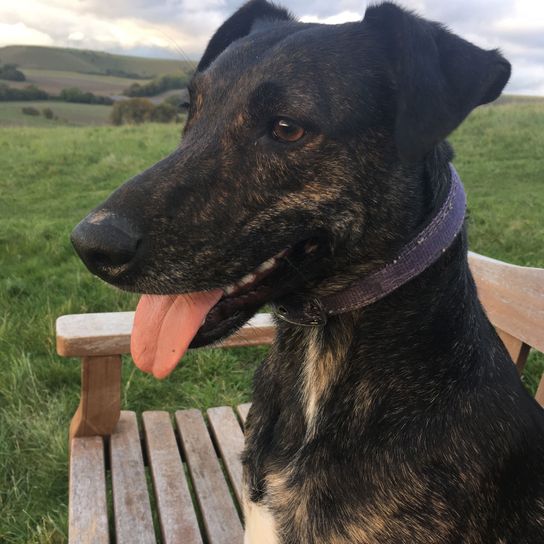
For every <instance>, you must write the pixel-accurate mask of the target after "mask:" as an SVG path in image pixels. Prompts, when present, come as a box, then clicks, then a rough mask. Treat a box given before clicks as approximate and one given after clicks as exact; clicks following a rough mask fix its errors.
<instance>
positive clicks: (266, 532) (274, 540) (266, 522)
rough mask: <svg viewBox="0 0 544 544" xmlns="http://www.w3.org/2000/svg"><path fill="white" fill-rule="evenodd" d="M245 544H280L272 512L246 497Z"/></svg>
mask: <svg viewBox="0 0 544 544" xmlns="http://www.w3.org/2000/svg"><path fill="white" fill-rule="evenodd" d="M244 519H245V526H246V529H245V533H244V544H279V540H278V533H277V529H276V522H275V520H274V516H273V515H272V513H271V512H270V510H269V509H268V508H267V507H266V506H265V505H261V504H257V503H254V502H252V501H250V500H249V499H247V498H246V497H244Z"/></svg>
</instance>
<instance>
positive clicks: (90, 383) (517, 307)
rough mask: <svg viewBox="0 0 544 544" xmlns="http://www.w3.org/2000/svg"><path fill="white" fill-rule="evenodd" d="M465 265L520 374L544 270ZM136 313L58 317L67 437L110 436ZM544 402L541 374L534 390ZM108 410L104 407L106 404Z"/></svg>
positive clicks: (541, 302) (268, 321)
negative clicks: (75, 404) (78, 378)
mask: <svg viewBox="0 0 544 544" xmlns="http://www.w3.org/2000/svg"><path fill="white" fill-rule="evenodd" d="M469 263H470V268H471V270H472V273H473V275H474V279H475V281H476V285H477V288H478V295H479V297H480V300H481V301H482V303H483V305H484V308H485V310H486V312H487V315H488V317H489V319H490V321H491V322H492V323H493V325H494V326H495V328H496V329H497V332H498V334H499V336H500V337H501V339H502V341H503V342H504V344H505V346H506V348H507V350H508V352H509V353H510V356H511V357H512V360H513V361H514V363H515V364H516V366H517V367H518V369H519V371H520V372H521V371H522V369H523V366H524V364H525V362H526V360H527V357H528V354H529V351H530V349H531V348H533V349H535V350H537V351H540V352H544V269H540V268H529V267H523V266H516V265H512V264H508V263H504V262H502V261H497V260H495V259H490V258H488V257H484V256H482V255H478V254H476V253H470V254H469ZM133 319H134V312H116V313H101V314H79V315H67V316H62V317H59V319H58V320H57V351H58V353H59V355H62V356H65V357H81V358H82V359H83V366H82V386H81V402H80V407H79V409H78V412H77V413H76V416H74V419H73V420H72V426H71V436H83V435H89V434H109V433H110V432H111V429H112V425H113V426H114V425H115V423H116V422H117V419H118V417H119V416H118V413H119V410H120V395H119V391H120V385H121V382H120V380H121V355H122V354H125V353H129V352H130V333H131V330H132V322H133ZM273 338H274V323H273V320H272V318H271V316H270V315H269V314H258V315H256V316H255V317H254V318H253V319H252V320H250V322H249V323H248V324H246V325H245V326H244V327H243V328H242V329H241V330H240V331H238V333H236V334H235V335H233V336H232V337H230V338H228V339H227V340H225V341H224V342H222V343H221V344H220V345H219V346H218V347H234V346H252V345H259V344H270V343H271V342H272V340H273ZM536 399H537V400H538V402H540V404H541V405H543V406H544V378H542V379H541V380H540V385H539V387H538V390H537V393H536ZM105 404H106V405H107V406H108V410H105V409H104V405H105Z"/></svg>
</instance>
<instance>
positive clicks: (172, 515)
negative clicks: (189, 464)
mask: <svg viewBox="0 0 544 544" xmlns="http://www.w3.org/2000/svg"><path fill="white" fill-rule="evenodd" d="M142 419H143V423H144V432H145V442H146V446H147V458H148V460H149V464H150V466H151V475H152V477H153V486H154V489H155V496H156V497H157V510H158V513H159V521H160V524H161V532H162V538H163V542H164V544H182V543H183V544H201V543H202V538H201V536H200V530H199V528H198V521H197V519H196V514H195V511H194V508H193V501H192V500H191V493H190V491H189V486H188V485H187V479H186V477H185V472H184V470H183V463H182V462H181V457H180V452H179V450H178V445H177V442H176V437H175V436H174V429H173V428H172V423H171V422H170V416H169V414H168V412H144V413H143V414H142Z"/></svg>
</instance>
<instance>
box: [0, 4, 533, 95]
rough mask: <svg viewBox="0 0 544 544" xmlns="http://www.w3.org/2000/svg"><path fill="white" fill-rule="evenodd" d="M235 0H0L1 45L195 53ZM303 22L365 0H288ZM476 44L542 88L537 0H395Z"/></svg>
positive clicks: (522, 89)
mask: <svg viewBox="0 0 544 544" xmlns="http://www.w3.org/2000/svg"><path fill="white" fill-rule="evenodd" d="M241 3H242V0H47V1H45V0H11V1H9V0H0V45H10V44H35V45H58V46H70V47H79V48H87V49H98V50H102V51H109V52H112V53H124V54H135V55H145V56H148V55H150V56H156V57H170V58H172V57H173V58H179V59H186V58H190V59H198V57H199V55H200V54H201V53H202V51H203V49H204V47H205V45H206V43H207V41H208V39H209V38H210V36H211V34H212V33H213V31H214V30H215V29H216V28H217V27H218V26H219V25H220V24H221V22H222V21H223V20H224V19H225V18H226V17H227V16H228V15H229V14H230V13H232V12H233V11H234V10H235V9H236V8H237V7H238V6H239V5H241ZM278 3H282V4H283V5H285V6H286V7H288V8H289V9H290V10H291V11H292V12H293V13H294V14H295V15H296V16H297V17H298V18H299V19H301V20H303V21H318V22H325V23H341V22H345V21H354V20H358V19H362V17H363V16H364V11H365V6H366V4H367V2H366V1H365V0H336V1H334V0H288V1H285V2H281V0H279V2H278ZM398 3H399V4H400V5H403V6H405V7H408V8H412V9H415V10H417V11H418V12H419V13H420V14H421V15H423V16H424V17H427V18H430V19H434V20H437V21H441V22H443V23H445V24H447V25H448V26H449V27H450V28H451V29H452V30H453V31H454V32H456V33H458V34H460V35H461V36H463V37H465V38H466V39H468V40H470V41H473V42H474V43H476V44H477V45H480V46H481V47H486V48H491V47H500V48H501V49H502V50H503V52H504V53H505V55H506V56H507V58H508V59H509V60H510V61H511V62H512V64H513V67H514V71H513V77H512V80H511V82H510V84H509V86H508V89H507V90H508V91H509V92H511V93H519V94H540V95H544V0H398Z"/></svg>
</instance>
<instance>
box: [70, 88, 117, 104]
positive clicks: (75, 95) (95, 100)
mask: <svg viewBox="0 0 544 544" xmlns="http://www.w3.org/2000/svg"><path fill="white" fill-rule="evenodd" d="M60 97H61V99H62V100H64V101H66V102H77V103H79V104H104V105H108V106H109V105H111V104H113V100H112V99H111V98H110V97H109V96H99V95H96V94H93V93H91V92H85V91H82V90H81V89H79V88H78V87H70V88H68V89H62V91H61V92H60Z"/></svg>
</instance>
